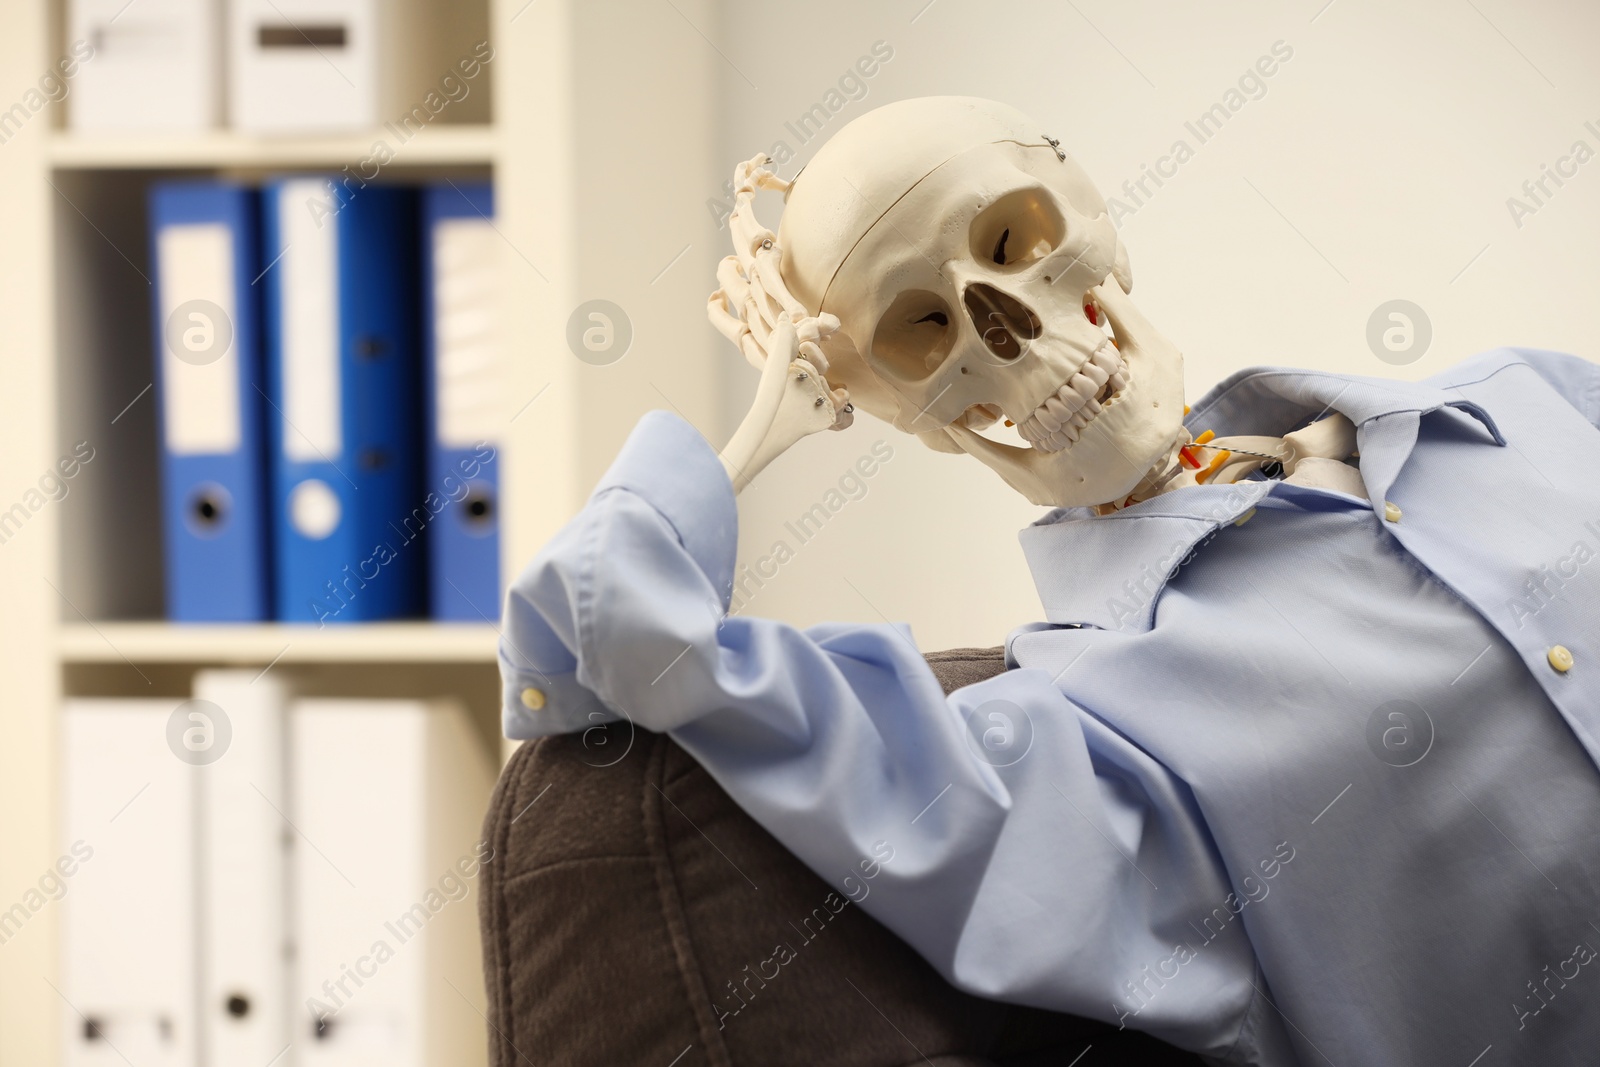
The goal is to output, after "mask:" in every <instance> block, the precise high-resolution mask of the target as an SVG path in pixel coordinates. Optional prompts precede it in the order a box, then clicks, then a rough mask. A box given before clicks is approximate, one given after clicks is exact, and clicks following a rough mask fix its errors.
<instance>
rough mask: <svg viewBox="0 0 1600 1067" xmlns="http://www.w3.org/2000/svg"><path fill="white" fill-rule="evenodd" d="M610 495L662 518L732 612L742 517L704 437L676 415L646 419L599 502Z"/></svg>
mask: <svg viewBox="0 0 1600 1067" xmlns="http://www.w3.org/2000/svg"><path fill="white" fill-rule="evenodd" d="M608 489H626V490H627V491H628V492H630V493H633V494H635V495H637V496H638V497H640V498H641V499H643V500H644V501H645V503H647V504H649V505H650V506H651V507H653V508H655V509H656V510H657V511H658V512H660V513H661V515H662V516H663V517H664V518H665V519H666V520H667V522H668V523H670V524H671V525H672V528H673V529H674V530H675V531H676V532H677V534H678V543H679V544H681V545H683V548H684V551H686V552H688V553H689V556H690V558H692V559H693V560H694V561H695V564H696V565H698V566H699V568H700V570H701V571H703V572H704V573H705V576H706V578H707V579H708V580H709V581H710V582H711V586H712V588H714V589H715V590H716V591H717V596H719V597H720V598H721V600H722V610H723V611H727V610H728V606H729V603H730V601H731V599H732V596H733V565H734V555H735V553H736V551H737V549H738V545H739V511H738V508H737V506H736V505H735V503H734V495H733V483H732V482H731V481H729V480H728V473H727V471H725V470H723V468H722V460H721V459H719V458H718V457H717V453H716V451H715V450H714V449H712V447H711V444H710V443H709V442H708V441H707V440H706V439H705V438H704V437H701V436H700V432H699V431H698V430H696V429H695V428H694V427H693V426H690V425H689V424H688V423H687V422H685V421H684V420H683V419H681V418H679V417H678V416H677V415H674V414H672V413H671V412H668V411H652V412H649V413H647V414H646V415H645V416H644V418H642V419H640V420H639V425H637V426H635V427H634V429H633V433H631V434H629V435H628V440H627V443H626V444H624V445H623V446H622V451H621V452H620V453H618V455H617V458H616V461H615V462H614V463H612V464H611V469H610V470H608V471H606V473H605V476H604V477H602V478H601V479H600V484H599V485H597V486H595V490H594V496H599V495H600V494H601V493H604V492H606V491H607V490H608ZM591 499H593V498H592V497H591Z"/></svg>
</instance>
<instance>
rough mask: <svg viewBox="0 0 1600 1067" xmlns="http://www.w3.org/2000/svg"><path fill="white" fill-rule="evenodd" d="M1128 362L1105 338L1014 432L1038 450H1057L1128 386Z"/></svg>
mask: <svg viewBox="0 0 1600 1067" xmlns="http://www.w3.org/2000/svg"><path fill="white" fill-rule="evenodd" d="M1128 380H1129V379H1128V364H1127V362H1126V361H1125V360H1123V358H1122V355H1121V353H1119V352H1118V351H1117V349H1116V347H1115V346H1114V345H1113V344H1111V343H1110V342H1109V341H1108V342H1107V343H1106V344H1103V345H1101V346H1100V347H1099V348H1097V349H1095V351H1094V352H1093V353H1091V354H1090V356H1089V358H1088V359H1086V360H1084V362H1083V365H1082V366H1081V367H1079V368H1078V370H1077V371H1076V372H1075V373H1073V374H1072V376H1071V377H1069V378H1068V379H1067V381H1066V382H1064V383H1063V384H1062V385H1061V387H1060V388H1059V389H1057V390H1056V392H1055V393H1053V394H1052V395H1050V396H1048V397H1046V398H1045V399H1044V401H1043V402H1042V403H1040V405H1039V406H1038V407H1037V408H1035V409H1034V411H1033V414H1031V415H1029V416H1028V417H1027V418H1026V419H1024V420H1023V421H1021V422H1019V423H1018V424H1017V432H1018V433H1019V434H1021V435H1022V438H1023V440H1025V441H1027V442H1029V443H1030V444H1031V445H1033V447H1034V448H1036V449H1038V450H1039V451H1041V452H1060V451H1061V450H1062V449H1064V448H1066V447H1067V446H1068V445H1071V444H1074V443H1076V442H1077V440H1078V438H1079V437H1081V436H1082V435H1083V431H1084V428H1085V427H1086V426H1088V425H1089V423H1090V422H1091V421H1092V420H1093V419H1094V418H1095V417H1096V416H1098V415H1099V414H1100V413H1101V412H1102V411H1104V410H1105V409H1106V407H1107V406H1109V405H1110V404H1111V403H1113V402H1114V401H1115V400H1116V399H1117V397H1119V396H1120V395H1121V394H1122V392H1123V391H1124V390H1125V389H1127V387H1128Z"/></svg>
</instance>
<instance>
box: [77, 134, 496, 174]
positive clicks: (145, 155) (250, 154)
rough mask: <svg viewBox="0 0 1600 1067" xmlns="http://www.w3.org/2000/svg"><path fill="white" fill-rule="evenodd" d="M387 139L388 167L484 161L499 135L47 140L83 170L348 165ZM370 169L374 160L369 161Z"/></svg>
mask: <svg viewBox="0 0 1600 1067" xmlns="http://www.w3.org/2000/svg"><path fill="white" fill-rule="evenodd" d="M377 141H383V142H384V143H386V144H387V145H388V146H389V148H390V150H391V151H392V152H393V159H392V160H391V161H390V162H389V163H387V164H384V166H383V169H385V170H388V169H389V168H391V167H404V166H407V165H417V164H466V165H471V164H483V165H492V164H493V163H494V160H495V154H496V148H497V146H498V138H497V136H496V134H495V128H494V127H493V126H492V125H487V124H480V125H459V126H445V125H439V126H429V127H427V128H425V129H423V130H420V131H418V132H416V133H415V134H414V135H413V136H412V138H411V139H410V140H409V141H406V142H404V143H401V139H400V137H398V136H397V135H396V134H395V132H394V131H393V130H391V129H389V128H387V127H383V128H379V129H376V130H369V131H366V132H364V133H352V134H339V135H335V136H320V137H256V136H249V135H246V134H240V133H235V132H233V131H231V130H214V131H210V132H207V133H189V134H173V133H162V132H160V131H151V132H149V133H117V134H110V133H107V134H74V133H70V132H58V133H55V134H54V135H52V137H51V138H50V142H49V146H50V147H49V157H50V163H51V165H52V166H54V167H57V168H69V169H82V170H125V169H133V170H137V169H159V170H167V169H176V168H182V167H269V168H270V167H344V166H346V165H348V166H350V167H352V168H356V169H355V170H353V171H352V173H360V172H361V169H360V166H359V165H360V164H361V163H362V162H363V161H364V160H367V159H368V158H370V157H371V156H372V154H373V144H374V143H375V142H377ZM369 169H370V165H369Z"/></svg>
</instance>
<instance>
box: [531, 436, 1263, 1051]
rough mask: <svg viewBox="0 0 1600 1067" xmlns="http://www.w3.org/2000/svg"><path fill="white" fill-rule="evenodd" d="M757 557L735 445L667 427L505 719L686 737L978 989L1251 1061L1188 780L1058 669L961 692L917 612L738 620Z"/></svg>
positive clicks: (842, 891) (609, 486) (563, 581)
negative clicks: (736, 478) (938, 670)
mask: <svg viewBox="0 0 1600 1067" xmlns="http://www.w3.org/2000/svg"><path fill="white" fill-rule="evenodd" d="M735 545H736V511H735V505H734V496H733V491H732V487H731V486H730V484H729V481H728V479H727V477H726V475H725V474H724V473H723V471H722V468H721V466H720V464H719V462H718V460H717V457H716V455H715V453H714V452H712V450H711V449H710V447H709V446H708V445H707V444H706V442H705V441H704V440H703V439H702V438H701V437H700V436H699V435H698V434H697V433H696V432H695V431H694V430H693V429H692V428H690V427H689V426H688V425H687V424H685V423H683V422H682V421H681V420H679V419H677V418H676V417H674V416H671V415H668V414H666V413H662V412H656V413H652V414H650V415H648V416H646V417H645V419H644V420H643V421H642V422H641V423H640V425H639V426H638V428H637V429H636V430H635V431H634V434H633V435H632V437H631V438H630V439H629V441H628V443H627V445H626V446H625V447H624V449H623V451H622V453H621V455H620V456H619V458H618V460H617V462H616V464H615V465H614V466H613V468H612V469H611V471H610V472H609V473H608V474H607V475H606V477H605V479H604V480H603V481H602V482H601V484H600V486H599V488H597V490H596V491H595V494H594V496H593V497H592V498H591V499H590V501H589V503H588V505H587V507H586V508H585V509H584V510H583V511H582V512H581V513H580V514H579V515H578V516H577V517H576V519H575V520H574V521H573V522H572V523H571V524H570V525H569V526H567V528H566V529H564V530H563V531H562V532H561V533H560V534H559V535H558V536H557V537H556V538H554V539H553V540H552V542H551V543H550V544H549V545H548V546H547V547H546V548H545V550H544V551H543V552H541V553H540V554H539V556H538V557H537V558H536V559H535V560H534V561H533V563H532V564H531V565H530V566H529V567H528V569H527V570H526V571H525V572H524V573H523V574H522V575H521V576H520V577H519V578H518V580H517V581H516V582H515V584H514V585H513V587H512V589H511V592H510V595H509V596H508V598H507V606H506V617H505V627H504V638H503V641H502V647H501V654H502V673H503V677H504V681H505V726H506V732H507V733H508V734H509V735H510V736H512V737H514V738H527V737H535V736H541V735H544V734H550V733H559V732H569V731H573V730H581V729H593V728H594V727H595V724H596V723H610V724H612V725H611V726H608V727H606V728H605V729H606V733H607V734H608V735H609V738H608V740H609V742H610V743H614V744H617V745H618V746H620V745H621V744H622V743H623V742H624V741H625V739H626V736H627V730H628V729H631V728H632V727H633V726H638V727H642V728H645V729H649V730H654V731H662V732H668V733H671V734H672V736H673V737H674V738H675V739H676V740H677V741H678V743H679V744H681V745H682V746H683V747H684V748H685V749H686V750H688V751H689V752H690V753H691V754H692V755H693V756H694V757H695V758H696V759H697V760H699V761H700V762H701V763H702V764H703V765H704V766H705V767H706V768H707V769H708V770H709V771H710V772H711V774H712V775H713V776H714V777H715V778H716V779H717V781H718V782H719V783H720V784H721V785H722V786H723V788H724V789H726V790H727V791H728V793H729V794H730V795H731V796H732V797H733V798H734V800H735V801H737V802H738V803H739V804H740V806H741V807H743V808H744V809H745V810H746V811H748V812H750V814H751V815H752V816H754V817H755V818H756V819H757V820H758V821H759V822H760V823H761V824H762V825H763V826H765V827H766V828H767V829H768V830H769V831H770V832H772V834H773V835H774V836H775V837H777V838H778V839H779V840H780V841H782V842H783V844H784V845H786V846H787V847H788V848H789V849H790V850H791V851H792V852H794V853H795V854H796V855H797V856H798V857H799V858H800V859H801V860H802V861H803V862H805V863H806V864H807V865H808V866H809V867H810V868H811V869H812V870H814V871H816V872H817V874H819V875H820V876H821V877H822V878H823V879H824V880H825V881H826V882H828V883H829V884H830V886H832V887H834V890H835V892H836V893H837V894H838V896H839V897H840V898H845V899H848V900H850V901H853V902H855V903H858V904H860V905H861V906H862V907H863V908H865V909H866V910H867V911H868V912H869V913H870V914H872V915H873V916H874V917H875V918H876V919H878V920H879V921H880V922H882V923H884V924H885V925H886V926H888V927H889V928H890V929H892V930H893V931H895V932H896V933H897V934H898V935H900V937H902V938H903V939H904V940H905V941H907V942H908V943H909V944H910V945H911V946H912V947H913V948H915V949H916V950H917V951H918V952H919V953H920V954H921V955H922V956H924V957H925V958H926V959H927V960H929V961H930V962H931V963H932V964H933V965H934V966H935V967H936V968H937V969H938V970H939V971H940V972H941V973H942V974H943V975H944V976H945V977H946V978H947V979H949V980H950V981H951V982H953V983H954V984H955V985H957V986H958V987H960V988H963V989H965V990H967V991H969V992H972V993H975V994H978V995H981V996H987V997H993V998H997V999H1002V1000H1008V1001H1012V1002H1017V1003H1023V1004H1029V1005H1033V1006H1037V1007H1042V1008H1047V1009H1053V1010H1056V1011H1064V1012H1071V1013H1074V1014H1078V1015H1083V1016H1088V1017H1091V1018H1098V1019H1102V1020H1105V1021H1107V1022H1110V1023H1112V1024H1113V1025H1117V1024H1121V1025H1124V1026H1128V1027H1132V1028H1137V1029H1141V1030H1146V1031H1149V1032H1152V1033H1155V1034H1156V1035H1157V1036H1160V1037H1163V1038H1165V1039H1167V1040H1169V1041H1172V1042H1173V1043H1175V1044H1178V1045H1181V1046H1184V1047H1187V1048H1190V1049H1193V1050H1195V1051H1200V1052H1204V1053H1207V1054H1210V1055H1213V1056H1224V1055H1226V1054H1227V1053H1228V1052H1229V1051H1230V1050H1231V1049H1233V1048H1234V1046H1235V1045H1236V1044H1237V1043H1239V1037H1240V1033H1241V1029H1242V1027H1243V1024H1244V1022H1245V1018H1246V1015H1247V1013H1248V1012H1249V1011H1250V1009H1251V1006H1252V1003H1253V1002H1254V1001H1255V999H1256V988H1255V983H1256V982H1257V980H1258V979H1257V977H1256V976H1257V972H1256V970H1255V964H1254V957H1253V955H1252V953H1251V952H1250V948H1249V943H1248V940H1247V938H1246V936H1245V933H1244V931H1243V929H1242V927H1243V925H1244V924H1242V923H1229V924H1227V925H1226V930H1225V932H1222V933H1219V934H1218V935H1217V936H1216V937H1215V938H1212V939H1209V940H1208V939H1206V933H1205V932H1203V931H1201V930H1199V929H1197V928H1195V927H1193V926H1192V925H1191V919H1192V917H1193V916H1195V915H1197V914H1205V913H1209V912H1210V911H1211V910H1212V909H1213V908H1215V907H1223V906H1230V905H1228V903H1227V902H1228V901H1229V900H1233V901H1235V902H1236V903H1237V899H1238V898H1236V897H1234V896H1233V893H1232V889H1231V887H1230V884H1229V880H1228V877H1227V873H1226V871H1225V870H1224V868H1223V864H1222V861H1221V859H1220V857H1219V856H1218V854H1217V850H1216V847H1215V845H1214V844H1213V842H1212V840H1211V838H1210V836H1209V834H1208V833H1207V831H1206V828H1205V823H1204V820H1203V818H1202V817H1201V814H1200V812H1199V810H1198V808H1197V805H1196V803H1195V800H1194V797H1193V796H1192V794H1191V793H1190V791H1189V790H1188V788H1187V786H1186V785H1185V784H1184V783H1183V782H1181V781H1180V780H1178V779H1176V778H1175V777H1174V776H1173V775H1172V774H1171V773H1170V772H1169V771H1168V770H1167V769H1166V768H1164V767H1163V766H1162V765H1161V764H1159V763H1158V762H1157V761H1156V760H1154V759H1153V758H1151V757H1150V756H1149V755H1148V754H1147V753H1145V752H1143V751H1142V750H1141V749H1139V748H1138V747H1137V746H1135V745H1133V744H1131V743H1130V742H1128V741H1127V740H1126V739H1125V738H1123V737H1122V736H1121V735H1119V734H1118V733H1116V731H1114V730H1113V729H1111V728H1110V727H1109V726H1107V725H1105V724H1104V723H1102V722H1101V721H1100V720H1098V719H1096V718H1095V717H1094V716H1093V715H1091V714H1089V713H1088V712H1086V711H1085V710H1084V709H1081V708H1079V707H1077V706H1076V705H1074V704H1073V703H1071V702H1070V701H1069V700H1068V699H1067V698H1066V697H1065V696H1064V695H1062V693H1061V692H1060V691H1059V690H1058V689H1057V688H1056V686H1055V685H1054V681H1053V679H1052V678H1051V677H1050V675H1049V674H1048V673H1047V672H1045V671H1041V670H1029V669H1015V670H1010V671H1007V672H1005V673H1004V674H1002V675H1000V676H998V677H996V678H993V679H990V680H988V681H985V682H982V683H979V684H977V685H973V686H968V687H966V688H964V689H960V690H957V691H956V692H955V693H954V694H952V695H950V696H949V697H948V698H947V697H946V696H945V695H944V693H943V691H942V690H941V688H940V686H939V683H938V680H937V679H936V678H935V677H934V675H933V673H932V670H931V669H930V668H929V667H928V665H927V662H926V661H925V660H924V659H923V657H922V655H921V653H920V652H919V651H918V650H917V648H916V645H915V643H914V642H913V640H912V637H911V634H910V631H909V630H908V629H906V628H905V627H903V626H891V625H878V624H873V625H859V624H833V625H827V626H819V627H814V628H811V629H809V630H805V631H801V630H798V629H796V628H794V627H791V626H788V625H785V624H782V623H778V622H774V621H771V620H765V619H756V618H746V617H742V616H728V615H727V614H726V611H727V608H728V603H729V595H730V593H731V585H732V576H733V564H734V551H735ZM529 689H535V690H537V691H538V692H539V693H540V694H541V696H540V697H534V698H531V699H525V698H524V696H523V694H524V693H525V691H527V690H529ZM533 705H539V707H538V708H537V710H535V709H534V707H533ZM728 859H729V862H730V864H731V865H732V866H733V867H737V864H738V860H739V857H738V856H729V857H728ZM729 876H730V877H735V878H736V877H739V876H738V875H737V874H735V873H734V872H733V870H730V872H729ZM752 891H754V892H759V887H758V888H756V889H753V890H752ZM823 904H824V902H823V901H820V900H819V901H818V905H819V906H822V905H823ZM839 906H843V904H842V901H840V902H839ZM1230 907H1231V906H1230ZM1234 910H1235V912H1236V913H1238V912H1239V911H1242V910H1243V906H1242V904H1239V905H1238V907H1237V908H1235V909H1234ZM780 936H781V935H780Z"/></svg>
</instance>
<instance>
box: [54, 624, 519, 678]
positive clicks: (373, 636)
mask: <svg viewBox="0 0 1600 1067" xmlns="http://www.w3.org/2000/svg"><path fill="white" fill-rule="evenodd" d="M59 632H60V640H59V642H58V644H57V648H58V654H59V656H60V658H61V661H62V662H63V663H109V664H117V663H193V662H196V661H199V662H204V663H226V664H235V665H249V664H262V665H263V666H266V665H278V664H282V665H284V666H290V665H293V664H299V663H352V664H356V663H361V664H371V663H377V664H383V663H393V662H400V663H471V664H478V665H480V666H489V667H493V666H494V665H495V655H496V648H497V647H498V643H499V633H498V632H497V631H496V629H495V628H494V627H493V626H485V625H481V624H470V623H463V624H448V623H447V624H440V623H429V622H392V623H371V624H366V625H360V626H339V627H331V628H325V629H320V630H319V629H318V628H317V627H315V626H309V625H307V626H288V625H285V626H278V625H270V624H263V625H260V626H172V625H168V624H167V623H162V622H100V623H93V622H78V623H67V624H65V625H63V626H62V627H61V629H60V631H59Z"/></svg>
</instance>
